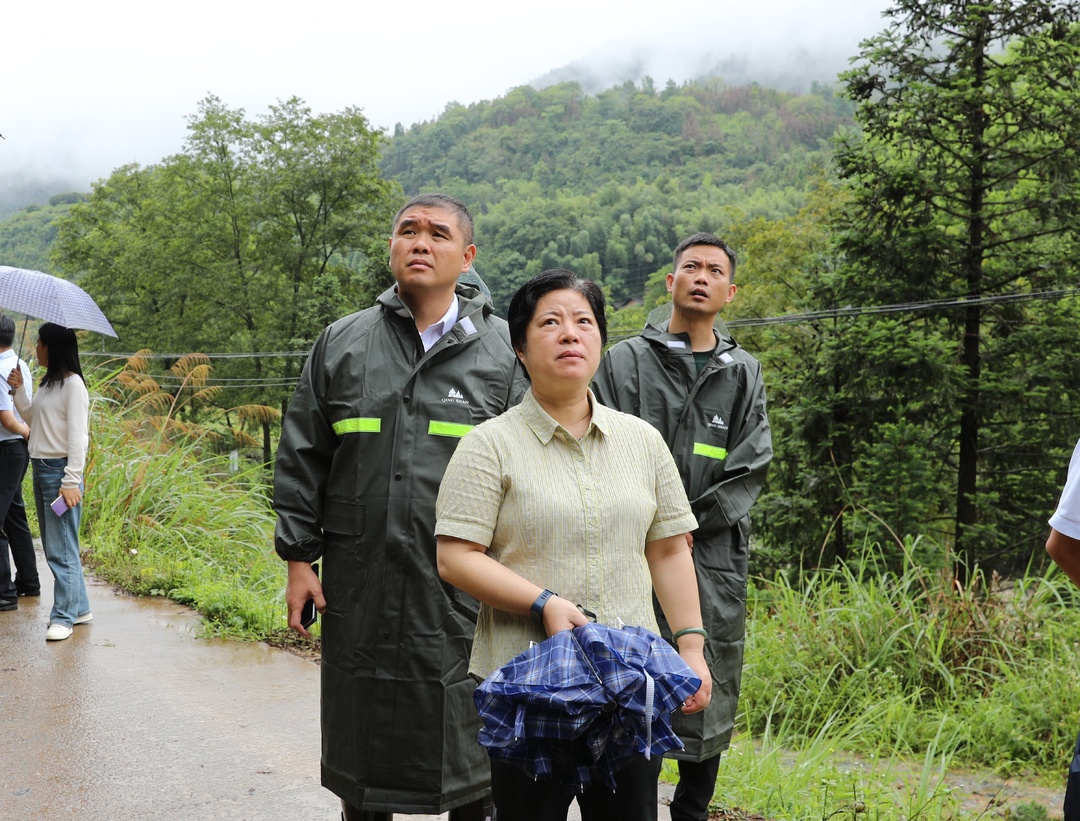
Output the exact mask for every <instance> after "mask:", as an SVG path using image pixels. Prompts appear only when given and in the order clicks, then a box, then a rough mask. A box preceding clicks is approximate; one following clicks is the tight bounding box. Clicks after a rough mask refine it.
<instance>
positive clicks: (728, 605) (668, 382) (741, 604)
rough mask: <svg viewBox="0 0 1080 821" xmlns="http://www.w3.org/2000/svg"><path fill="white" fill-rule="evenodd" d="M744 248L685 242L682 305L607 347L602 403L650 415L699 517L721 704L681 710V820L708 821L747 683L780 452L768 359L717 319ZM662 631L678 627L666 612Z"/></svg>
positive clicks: (678, 284)
mask: <svg viewBox="0 0 1080 821" xmlns="http://www.w3.org/2000/svg"><path fill="white" fill-rule="evenodd" d="M734 280H735V253H734V252H733V251H732V250H731V249H730V248H729V247H728V246H727V245H726V244H725V243H724V242H723V241H722V240H720V239H719V238H717V237H715V236H713V235H711V234H694V235H693V236H692V237H689V238H688V239H686V240H684V241H683V242H682V243H680V244H679V247H678V248H676V249H675V267H674V269H673V270H672V272H671V273H670V274H668V275H667V288H668V291H669V292H670V293H671V304H670V306H669V305H665V306H662V307H661V308H658V309H657V310H656V311H654V312H653V313H652V314H650V315H649V319H648V322H647V324H646V326H645V329H644V330H643V331H642V333H641V335H640V336H638V337H634V338H633V339H628V340H625V341H623V342H620V343H619V344H618V345H615V346H614V347H613V348H611V350H609V351H608V352H607V354H605V356H604V359H603V360H602V361H601V364H600V370H599V371H598V372H597V374H596V377H595V380H594V382H593V391H594V393H595V394H596V398H597V399H598V400H599V401H600V402H601V403H603V404H605V405H608V406H610V407H612V408H616V409H617V410H620V411H623V412H625V413H632V414H634V415H635V416H639V417H641V418H642V419H645V420H646V421H648V422H650V423H651V424H652V425H653V426H654V427H655V428H656V429H657V430H659V431H660V433H661V434H663V436H664V439H665V441H666V442H667V444H668V447H669V448H671V452H672V454H673V455H674V457H675V462H676V464H677V465H678V466H679V473H680V474H681V476H682V480H683V485H684V487H685V489H686V495H687V496H688V497H689V499H690V503H691V506H692V507H693V510H694V513H695V515H696V516H697V520H698V527H697V530H695V531H694V532H693V534H692V539H693V543H692V547H693V555H694V566H695V567H696V569H697V577H698V588H699V591H700V596H701V613H702V616H703V618H704V624H705V629H706V630H707V632H708V636H707V638H706V640H705V658H706V660H707V661H708V662H709V668H710V669H711V671H712V675H713V697H712V703H711V704H710V705H709V707H708V708H706V709H705V710H704V711H703V712H701V713H697V714H695V715H689V716H688V715H683V714H682V713H679V712H676V713H675V714H674V715H673V716H672V726H673V727H674V729H675V731H676V732H677V733H678V734H679V737H680V738H681V739H682V741H683V743H684V744H685V745H686V748H685V749H684V750H682V751H677V752H672V753H669V754H668V755H669V756H671V757H673V758H677V759H678V760H679V784H678V786H677V787H676V790H675V796H674V798H673V800H672V802H671V818H672V821H705V820H706V819H707V818H708V817H709V801H710V800H711V799H712V794H713V790H714V789H715V787H716V774H717V771H718V770H719V767H720V754H721V753H722V752H723V751H724V750H726V749H727V748H728V745H729V743H730V741H731V731H732V727H733V725H734V721H735V710H736V707H737V705H738V700H739V684H740V681H741V678H742V661H743V635H744V632H745V622H746V575H747V548H748V545H749V539H750V519H749V515H748V514H749V511H750V508H751V506H752V505H753V504H754V501H755V500H756V499H757V496H758V493H759V492H760V491H761V486H762V484H763V483H764V481H765V473H766V470H767V469H768V465H769V461H770V460H771V459H772V434H771V433H770V430H769V419H768V416H767V415H766V412H765V386H764V383H763V382H762V379H761V365H760V363H758V361H757V360H756V359H754V357H752V356H751V355H750V354H748V353H747V352H746V351H744V350H743V349H742V348H740V347H739V346H738V344H736V343H735V341H734V340H733V339H731V337H730V336H729V335H728V334H727V331H726V329H723V325H722V323H719V322H717V316H718V314H719V312H720V309H721V308H723V307H724V306H725V305H726V304H727V303H729V302H730V301H731V300H732V298H734V296H735V290H736V288H735V282H734ZM656 615H657V619H658V621H659V623H660V628H661V632H662V633H663V634H664V636H665V637H667V638H669V639H670V637H671V631H670V629H669V628H668V625H667V623H666V621H665V620H664V617H663V612H662V611H661V610H660V609H659V608H657V610H656Z"/></svg>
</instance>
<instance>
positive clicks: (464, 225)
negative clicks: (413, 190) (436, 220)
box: [390, 194, 476, 245]
mask: <svg viewBox="0 0 1080 821" xmlns="http://www.w3.org/2000/svg"><path fill="white" fill-rule="evenodd" d="M416 206H421V207H427V208H445V209H446V210H447V211H453V212H454V214H456V215H457V220H458V225H459V226H460V228H461V231H462V233H463V234H464V235H465V244H466V245H472V244H473V242H474V240H475V238H476V228H475V226H474V225H473V218H472V214H470V213H469V209H468V208H466V207H465V203H463V202H462V201H461V200H459V199H456V198H454V197H451V196H450V195H449V194H417V195H416V196H415V197H413V198H412V199H411V200H409V201H408V202H407V203H405V204H404V205H403V206H401V208H399V209H398V212H397V213H396V214H394V222H393V224H392V225H391V226H390V233H391V234H393V233H394V232H395V231H396V230H397V224H398V220H399V219H401V215H402V214H404V213H405V212H406V211H408V210H409V209H410V208H414V207H416Z"/></svg>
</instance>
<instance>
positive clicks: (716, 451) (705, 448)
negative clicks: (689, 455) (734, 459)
mask: <svg viewBox="0 0 1080 821" xmlns="http://www.w3.org/2000/svg"><path fill="white" fill-rule="evenodd" d="M694 456H705V457H707V458H709V459H719V460H720V461H723V460H724V459H727V449H726V448H718V447H716V446H714V445H705V444H702V443H701V442H694Z"/></svg>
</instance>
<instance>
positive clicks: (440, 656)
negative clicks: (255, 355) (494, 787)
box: [274, 194, 524, 821]
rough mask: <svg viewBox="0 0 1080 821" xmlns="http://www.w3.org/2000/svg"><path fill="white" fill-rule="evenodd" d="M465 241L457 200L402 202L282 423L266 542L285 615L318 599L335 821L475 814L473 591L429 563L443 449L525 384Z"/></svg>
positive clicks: (482, 780) (480, 761) (484, 787)
mask: <svg viewBox="0 0 1080 821" xmlns="http://www.w3.org/2000/svg"><path fill="white" fill-rule="evenodd" d="M475 255H476V246H475V245H474V244H473V220H472V216H471V215H470V214H469V211H468V209H467V208H466V207H465V206H464V205H463V204H462V203H461V202H459V201H458V200H456V199H454V198H452V197H448V196H446V195H444V194H422V195H420V196H418V197H414V198H413V199H412V200H410V201H409V202H408V203H406V205H405V206H404V207H402V209H401V210H400V211H399V212H398V213H397V215H396V216H395V217H394V221H393V225H392V231H391V237H390V268H391V271H392V272H393V275H394V280H395V282H396V284H395V286H394V287H392V288H390V289H389V290H387V291H386V292H385V293H383V294H382V295H381V296H380V297H379V298H378V304H376V305H375V306H373V307H371V308H367V309H366V310H362V311H360V312H358V313H354V314H351V315H349V316H346V317H344V318H343V319H340V320H338V321H337V322H335V323H333V324H332V325H330V326H329V327H328V328H327V329H326V330H325V331H324V332H323V333H322V335H321V336H320V337H319V339H318V341H317V342H316V343H315V346H314V347H313V348H312V350H311V355H310V357H309V358H308V361H307V363H306V364H305V365H304V370H303V373H302V374H301V376H300V381H299V384H298V385H297V387H296V392H295V393H294V395H293V398H292V402H291V403H290V405H289V409H288V413H287V414H286V416H285V421H284V423H283V425H282V434H281V443H280V445H279V448H278V453H277V462H276V464H275V469H274V507H275V509H276V511H277V515H278V521H277V531H276V538H275V541H276V547H277V552H278V554H279V555H280V556H281V557H282V558H283V559H286V560H287V561H288V563H289V578H288V587H287V590H286V602H287V604H288V608H289V626H290V627H292V628H293V629H294V630H296V631H297V632H299V633H301V634H302V635H305V636H306V635H308V633H307V631H306V630H305V629H304V628H303V626H302V625H301V623H300V612H301V609H302V607H303V605H304V602H305V601H306V600H307V599H308V598H309V597H310V598H312V599H314V601H315V604H316V606H317V607H318V609H319V610H320V611H321V612H322V614H323V624H322V732H323V759H322V783H323V786H325V787H327V788H328V789H330V790H331V791H333V792H334V793H335V794H337V795H338V796H339V797H340V798H341V801H342V809H343V815H344V818H345V819H346V821H349V820H350V819H365V821H378V820H379V819H389V818H390V817H391V813H394V812H400V813H412V814H417V813H426V814H439V813H443V812H446V811H447V810H449V812H450V818H451V819H453V821H483V819H484V818H485V817H486V816H487V815H488V804H489V802H490V768H489V766H488V762H487V756H486V755H485V754H484V752H483V750H482V749H481V747H480V745H479V744H478V743H477V731H478V730H479V720H478V719H477V718H476V711H475V708H474V707H473V704H472V693H473V690H475V689H476V683H475V682H474V681H473V680H472V679H471V678H469V676H468V670H467V664H468V656H469V649H470V647H471V646H472V637H473V630H474V628H475V623H476V607H477V605H476V602H475V601H474V600H472V599H470V598H469V597H467V596H465V595H463V594H461V593H459V592H458V591H456V590H455V589H454V588H452V587H451V586H450V585H448V584H444V583H443V582H442V581H441V580H440V579H439V575H438V573H437V572H436V569H435V496H436V494H437V493H438V489H439V481H440V480H441V479H442V475H443V470H444V469H445V467H446V463H447V462H448V461H449V460H450V456H451V455H452V454H453V452H454V449H455V448H456V447H457V444H458V441H459V440H460V438H461V437H462V436H464V435H465V433H466V432H467V431H468V430H470V429H471V428H472V427H473V426H474V425H477V424H479V423H480V422H483V421H484V420H485V419H489V418H491V417H493V416H496V415H498V414H500V413H502V412H503V411H505V410H506V409H507V408H508V407H510V406H511V405H513V404H515V403H516V402H517V401H518V399H519V398H520V396H521V393H522V392H523V390H524V379H523V377H522V375H521V370H520V368H519V366H518V364H517V360H516V358H515V357H514V352H513V350H512V349H511V347H510V337H509V333H508V331H507V328H506V323H505V322H503V321H502V320H501V319H498V318H497V317H495V316H494V315H493V310H494V309H493V307H492V305H491V301H490V300H489V299H487V298H485V297H484V296H483V294H482V293H481V291H480V290H479V289H478V288H477V287H476V286H474V285H469V284H465V283H464V282H459V278H461V275H462V274H463V273H465V272H467V271H468V270H469V268H470V265H471V263H472V261H473V258H474V257H475ZM319 559H321V560H322V583H321V584H320V582H319V579H318V578H317V577H316V575H315V573H314V572H312V569H311V563H312V562H314V561H316V560H319Z"/></svg>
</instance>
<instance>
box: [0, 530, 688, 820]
mask: <svg viewBox="0 0 1080 821" xmlns="http://www.w3.org/2000/svg"><path fill="white" fill-rule="evenodd" d="M38 564H39V567H40V570H41V578H42V583H43V584H42V596H41V598H32V599H25V598H24V599H19V609H18V610H17V611H14V612H4V613H0V728H2V733H0V738H2V741H0V818H3V819H4V821H52V819H77V820H78V821H135V820H136V819H154V821H197V820H200V819H206V821H225V819H243V820H244V821H299V819H311V821H337V819H338V818H339V817H340V816H339V813H338V802H337V800H336V798H335V797H334V796H333V795H332V794H331V793H330V792H328V791H327V790H324V789H323V788H322V786H320V784H319V719H318V716H319V693H318V683H319V668H318V665H316V664H314V663H312V662H310V661H306V660H304V659H301V658H299V657H298V656H295V655H293V654H291V653H288V652H286V651H284V650H276V649H274V648H271V647H267V646H266V645H261V644H248V643H241V642H230V641H223V640H217V639H199V638H196V634H197V628H198V619H197V617H196V616H195V615H194V614H192V613H191V611H189V610H187V609H186V608H184V607H181V606H180V605H177V604H175V603H173V602H169V601H166V600H162V599H141V598H135V597H132V596H127V595H123V594H120V593H117V592H115V591H114V590H113V589H112V588H111V587H110V586H109V585H107V584H105V583H103V582H99V581H96V580H94V579H90V578H88V579H87V583H88V590H89V595H90V604H91V608H92V611H93V613H94V621H93V622H92V623H90V624H87V625H80V626H77V627H76V628H75V634H74V635H73V636H72V637H71V638H70V639H68V640H66V641H61V642H48V643H46V642H45V629H46V627H47V626H48V620H49V608H50V607H51V606H52V575H51V574H50V573H49V570H48V567H47V566H46V565H45V563H44V559H43V558H42V557H41V553H40V548H39V549H38ZM661 789H662V793H661V794H662V795H663V796H667V795H670V787H667V786H666V785H661ZM576 810H577V805H576V804H574V805H572V807H571V816H570V818H571V820H572V821H576V819H578V818H579V816H578V815H577V813H576ZM659 811H660V819H661V821H667V819H668V817H669V816H668V813H667V806H666V801H665V800H663V799H662V800H661V806H660V808H659ZM445 817H446V816H445V815H444V816H442V818H445ZM399 818H411V819H414V821H434V819H436V818H439V816H399Z"/></svg>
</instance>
